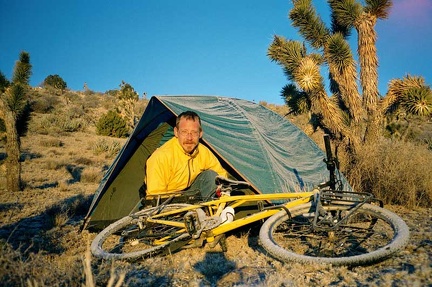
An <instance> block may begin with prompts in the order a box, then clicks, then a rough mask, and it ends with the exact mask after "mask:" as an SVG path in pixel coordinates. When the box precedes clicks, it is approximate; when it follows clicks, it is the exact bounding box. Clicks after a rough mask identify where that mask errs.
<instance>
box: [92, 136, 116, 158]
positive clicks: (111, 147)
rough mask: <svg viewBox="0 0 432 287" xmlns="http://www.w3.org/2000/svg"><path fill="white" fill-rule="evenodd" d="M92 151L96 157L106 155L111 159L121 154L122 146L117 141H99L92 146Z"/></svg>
mask: <svg viewBox="0 0 432 287" xmlns="http://www.w3.org/2000/svg"><path fill="white" fill-rule="evenodd" d="M91 149H92V151H93V153H94V154H95V155H100V154H105V155H106V156H107V157H109V158H111V157H114V156H116V155H117V154H118V153H119V151H120V149H121V145H120V143H119V142H117V141H108V140H106V139H99V140H97V141H96V142H95V143H94V144H92V146H91Z"/></svg>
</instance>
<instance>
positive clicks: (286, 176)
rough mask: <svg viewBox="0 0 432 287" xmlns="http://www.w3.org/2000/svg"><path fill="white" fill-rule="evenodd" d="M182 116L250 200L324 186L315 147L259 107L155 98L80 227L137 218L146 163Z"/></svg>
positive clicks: (226, 101) (217, 99)
mask: <svg viewBox="0 0 432 287" xmlns="http://www.w3.org/2000/svg"><path fill="white" fill-rule="evenodd" d="M186 110H192V111H195V112H197V113H198V114H199V115H200V117H201V121H202V126H203V129H204V136H203V138H202V144H204V145H206V146H207V147H209V148H210V150H212V151H213V152H214V154H215V155H216V156H217V157H218V158H219V160H220V162H221V164H222V166H223V167H224V168H225V169H226V170H227V171H228V172H229V174H230V175H231V176H232V177H234V178H236V179H238V180H243V181H247V182H249V183H250V184H251V185H252V188H251V190H252V192H254V193H263V194H266V193H276V192H296V191H302V190H309V189H312V188H313V187H315V186H316V185H317V184H319V183H321V182H324V181H326V180H328V171H327V167H326V164H325V163H324V161H323V159H324V157H325V154H324V153H323V152H322V151H321V150H320V149H319V147H318V146H317V145H316V144H315V143H314V142H313V141H312V140H311V139H310V138H309V137H308V136H307V135H306V134H304V133H303V132H302V131H301V130H300V129H299V128H297V127H296V126H294V125H293V124H291V123H290V122H289V121H288V120H287V119H285V118H283V117H281V116H280V115H278V114H276V113H274V112H273V111H271V110H269V109H267V108H265V107H263V106H261V105H258V104H256V103H253V102H249V101H245V100H241V99H234V98H226V97H216V96H155V97H152V98H151V99H150V101H149V103H148V106H147V108H146V109H145V111H144V113H143V115H142V117H141V119H140V121H139V122H138V124H137V125H136V127H135V129H134V131H133V133H132V135H131V136H130V137H129V139H128V141H127V142H126V144H125V145H124V146H123V148H122V149H121V151H120V152H119V154H118V155H117V157H116V158H115V160H114V162H113V163H112V165H111V166H110V168H109V169H108V171H107V172H106V174H105V176H104V178H103V179H102V181H101V183H100V185H99V187H98V189H97V190H96V192H95V195H94V198H93V201H92V204H91V206H90V209H89V211H88V214H87V216H86V218H85V220H84V226H85V227H88V228H97V229H99V228H103V227H104V226H107V225H108V224H109V223H111V222H113V221H114V220H116V219H119V218H121V217H123V216H126V215H128V214H129V213H130V212H132V211H134V210H136V208H137V207H138V206H137V205H138V204H139V202H140V197H139V189H140V187H141V186H142V184H143V179H144V170H145V163H146V160H147V158H148V157H149V156H150V155H151V154H152V152H153V151H154V150H155V149H156V148H158V147H159V146H160V145H162V144H163V143H164V142H165V141H166V140H167V139H169V138H171V137H172V136H173V127H174V125H175V119H176V116H177V115H178V114H180V113H181V112H183V111H186ZM345 185H346V186H345V188H346V189H350V187H349V185H347V184H346V182H345Z"/></svg>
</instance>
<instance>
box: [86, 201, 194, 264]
mask: <svg viewBox="0 0 432 287" xmlns="http://www.w3.org/2000/svg"><path fill="white" fill-rule="evenodd" d="M187 206H190V205H189V204H168V205H165V206H160V207H152V208H149V209H145V210H141V211H139V212H137V213H134V214H132V215H129V216H126V217H123V218H121V219H119V220H118V221H116V222H114V223H112V224H111V225H109V226H107V227H106V228H105V229H104V230H102V231H101V232H100V233H99V234H98V235H97V236H96V237H95V238H94V239H93V241H92V244H91V247H90V249H91V252H92V254H93V255H94V256H96V257H98V258H104V259H136V258H141V257H149V256H153V255H156V254H159V253H161V252H163V251H168V252H173V251H174V250H176V249H178V248H180V247H182V246H183V245H185V244H187V243H188V242H189V240H190V238H191V237H190V235H189V234H188V233H187V231H186V230H185V228H181V227H173V226H168V225H164V224H157V223H150V222H146V220H145V218H146V217H148V216H150V215H152V214H155V213H162V212H167V211H171V210H174V209H179V208H184V207H187ZM185 213H186V212H180V213H176V214H173V215H170V216H166V217H161V218H160V219H164V220H170V221H178V222H183V216H184V214H185Z"/></svg>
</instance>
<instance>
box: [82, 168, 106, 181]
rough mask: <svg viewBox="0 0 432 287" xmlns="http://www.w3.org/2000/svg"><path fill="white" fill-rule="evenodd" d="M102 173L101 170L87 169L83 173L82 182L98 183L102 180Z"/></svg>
mask: <svg viewBox="0 0 432 287" xmlns="http://www.w3.org/2000/svg"><path fill="white" fill-rule="evenodd" d="M102 176H103V174H102V172H101V170H100V169H99V168H95V167H87V168H84V170H83V171H82V173H81V182H83V183H98V182H100V181H101V180H102Z"/></svg>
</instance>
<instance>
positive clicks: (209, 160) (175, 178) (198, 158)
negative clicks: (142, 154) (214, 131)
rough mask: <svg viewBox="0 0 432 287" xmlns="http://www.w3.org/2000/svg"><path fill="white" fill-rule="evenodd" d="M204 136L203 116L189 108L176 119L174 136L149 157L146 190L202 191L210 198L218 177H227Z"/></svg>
mask: <svg viewBox="0 0 432 287" xmlns="http://www.w3.org/2000/svg"><path fill="white" fill-rule="evenodd" d="M202 136H203V130H202V128H201V119H200V117H199V116H198V114H196V113H195V112H192V111H186V112H183V113H181V114H180V115H179V116H178V117H177V119H176V126H175V127H174V137H173V138H172V139H170V140H169V141H167V142H166V143H165V144H163V145H162V146H161V147H160V148H158V149H157V150H156V151H155V152H154V153H153V154H152V155H151V156H150V157H149V158H148V160H147V167H146V185H147V191H146V192H147V194H150V195H151V194H157V193H170V192H177V191H190V192H191V193H192V192H194V191H198V190H199V191H200V192H201V196H202V197H203V198H209V197H211V196H212V195H213V193H214V192H215V190H216V184H215V177H216V176H217V175H221V176H223V177H227V172H226V171H225V170H224V169H223V167H222V166H221V164H220V163H219V161H218V159H217V158H216V156H215V155H214V154H213V153H212V152H211V151H210V150H209V149H208V148H207V147H206V146H204V145H202V144H200V142H199V140H200V138H201V137H202Z"/></svg>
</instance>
